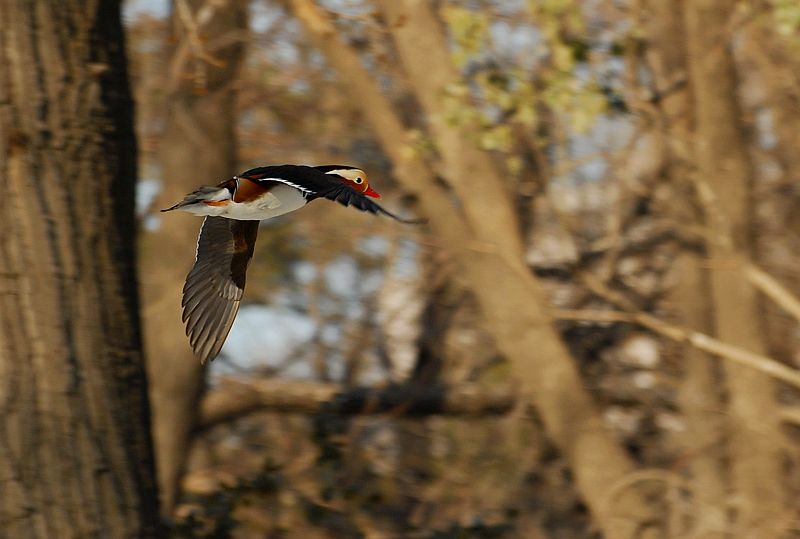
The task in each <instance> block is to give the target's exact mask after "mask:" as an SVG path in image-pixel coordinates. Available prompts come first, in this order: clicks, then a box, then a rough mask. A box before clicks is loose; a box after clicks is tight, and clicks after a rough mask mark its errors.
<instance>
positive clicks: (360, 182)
mask: <svg viewBox="0 0 800 539" xmlns="http://www.w3.org/2000/svg"><path fill="white" fill-rule="evenodd" d="M353 181H354V182H356V183H357V184H359V185H361V184H362V183H364V178H362V177H361V176H359V177H357V178H356V179H355V180H353Z"/></svg>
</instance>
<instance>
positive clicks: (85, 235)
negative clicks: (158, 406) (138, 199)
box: [0, 0, 158, 538]
mask: <svg viewBox="0 0 800 539" xmlns="http://www.w3.org/2000/svg"><path fill="white" fill-rule="evenodd" d="M122 35H123V33H122V27H121V24H120V13H119V3H118V2H115V1H113V0H96V1H75V0H73V1H62V2H47V1H44V0H9V1H6V2H2V3H0V156H3V158H2V161H0V193H2V197H3V204H2V211H0V229H2V234H0V483H2V487H0V489H2V495H0V535H2V536H4V537H25V538H36V537H101V536H102V537H152V536H154V535H155V534H156V531H157V530H156V527H157V516H158V507H157V497H156V489H155V481H154V470H153V460H152V454H151V443H150V435H149V418H148V415H149V411H148V404H147V397H146V380H145V374H144V369H143V362H142V352H141V341H140V329H139V320H138V304H137V295H136V276H135V271H134V239H135V234H134V230H135V223H134V183H135V180H136V161H135V157H136V147H135V142H134V135H133V126H132V101H131V97H130V93H129V89H128V79H127V72H126V59H125V52H124V43H123V39H122Z"/></svg>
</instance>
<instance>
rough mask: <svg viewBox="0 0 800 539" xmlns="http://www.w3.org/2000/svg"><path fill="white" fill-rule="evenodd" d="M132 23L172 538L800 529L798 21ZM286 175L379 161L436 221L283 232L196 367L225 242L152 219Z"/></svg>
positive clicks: (142, 6) (523, 8)
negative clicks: (196, 344)
mask: <svg viewBox="0 0 800 539" xmlns="http://www.w3.org/2000/svg"><path fill="white" fill-rule="evenodd" d="M121 16H122V23H123V28H124V35H125V41H126V44H125V45H126V47H127V65H128V75H129V80H130V91H131V92H132V94H133V99H134V102H135V107H134V111H135V117H134V122H133V125H134V128H135V136H136V143H137V145H138V156H137V158H136V159H137V162H138V179H137V182H136V195H135V218H136V227H137V229H138V236H137V240H136V242H137V243H136V245H135V248H136V252H137V257H138V262H137V265H138V283H139V303H140V305H139V317H140V319H141V323H142V332H143V338H144V357H145V362H146V370H147V376H148V382H147V383H148V386H147V387H148V392H149V400H150V411H151V426H152V442H153V446H152V447H153V454H154V459H155V467H156V469H157V488H158V498H159V500H160V512H161V515H162V522H163V523H164V526H165V530H166V532H165V533H167V534H168V535H169V536H171V537H236V538H260V537H270V538H278V537H286V538H351V537H352V538H360V537H364V538H374V539H379V538H387V539H388V538H425V539H427V538H437V539H445V538H447V539H450V538H452V539H455V538H533V539H540V538H541V539H545V538H549V539H560V538H564V539H566V538H599V537H608V538H634V537H637V538H638V537H641V538H684V537H686V538H698V539H700V538H702V539H706V538H713V539H717V538H719V539H722V538H730V537H748V538H749V537H753V538H788V537H800V509H798V508H799V507H800V392H798V389H800V372H799V371H798V368H800V326H799V325H798V323H799V322H800V300H798V296H799V295H800V271H799V270H798V268H799V267H800V265H798V262H800V219H798V216H799V215H800V183H798V180H800V176H799V175H800V151H798V148H800V84H798V82H800V81H799V80H798V73H800V60H798V58H800V33H799V31H800V6H798V5H797V4H796V3H795V2H791V1H787V0H748V1H736V0H172V1H168V0H126V1H125V2H123V4H122V12H121ZM0 19H2V17H0ZM92 65H94V64H92ZM12 75H13V73H12ZM2 80H3V79H2V77H0V82H2ZM0 97H1V95H0ZM0 107H2V104H0ZM0 112H1V109H0ZM9 147H11V148H12V153H13V141H12V143H11V144H10V146H9ZM9 155H11V154H9ZM282 163H299V164H328V163H340V164H348V165H353V166H358V167H360V168H363V169H364V170H366V171H367V173H368V174H369V177H370V183H371V185H372V186H373V187H374V188H375V189H376V190H378V191H379V192H381V194H382V195H383V198H382V201H381V203H382V204H383V205H384V206H385V207H386V208H387V209H390V210H391V211H394V212H397V213H400V214H401V215H404V216H409V217H412V216H414V217H423V218H426V219H428V224H426V225H424V226H407V225H403V224H400V223H397V222H394V221H392V220H389V219H379V218H376V217H374V216H371V215H368V214H363V213H360V212H357V211H353V210H352V209H344V208H342V207H340V206H339V205H336V204H328V203H323V202H319V203H315V204H312V205H310V206H309V207H307V208H304V209H302V211H298V212H294V213H292V214H290V215H286V216H283V217H280V218H276V219H272V220H269V221H268V222H263V223H262V225H261V231H260V233H259V240H258V244H257V246H256V251H255V256H254V259H253V262H252V264H251V266H250V270H249V277H248V288H247V291H246V294H245V298H244V303H243V306H242V308H241V311H240V312H239V315H238V318H237V320H236V322H235V324H234V326H233V329H232V331H231V333H230V336H229V338H228V341H227V343H226V344H225V347H224V348H223V349H222V353H221V355H220V356H219V357H218V358H217V359H216V361H214V362H213V363H211V364H210V365H208V366H207V368H204V367H203V366H201V365H200V364H199V363H198V361H197V360H196V359H195V358H194V357H193V356H192V353H191V350H190V348H189V345H188V339H187V338H186V336H185V334H184V330H183V325H182V323H181V320H180V296H181V288H182V286H183V282H184V278H185V276H186V273H187V272H188V270H189V268H190V267H191V264H192V263H193V261H194V252H195V245H196V237H197V233H198V230H199V226H200V221H201V220H200V219H198V218H196V217H193V216H190V215H185V214H180V215H178V214H166V215H165V214H160V213H159V211H158V210H159V209H161V208H165V207H168V206H170V205H172V204H174V203H175V202H176V201H178V200H180V199H181V197H182V196H183V195H184V194H185V193H187V192H189V191H191V190H193V189H194V188H196V187H197V186H199V185H213V184H216V183H218V182H219V181H221V180H223V179H226V178H229V177H230V176H232V175H233V174H236V173H238V172H241V171H244V170H246V169H248V168H252V167H255V166H260V165H265V164H282ZM9 170H10V169H9ZM131 170H132V169H131ZM130 202H131V203H133V200H131V201H130ZM9 226H10V225H9ZM122 241H125V240H122ZM0 291H1V290H0ZM0 296H2V294H0ZM144 424H145V425H146V422H145V423H144ZM0 471H2V468H1V467H0ZM151 475H152V474H151ZM2 514H3V512H2V510H0V515H2ZM0 522H1V521H0ZM0 535H2V534H0Z"/></svg>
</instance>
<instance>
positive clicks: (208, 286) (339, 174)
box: [161, 165, 423, 363]
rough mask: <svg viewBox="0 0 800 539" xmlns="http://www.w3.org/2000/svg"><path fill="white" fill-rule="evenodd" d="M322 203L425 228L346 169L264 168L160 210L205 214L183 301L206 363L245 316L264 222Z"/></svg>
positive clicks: (193, 338)
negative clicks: (242, 308)
mask: <svg viewBox="0 0 800 539" xmlns="http://www.w3.org/2000/svg"><path fill="white" fill-rule="evenodd" d="M317 198H326V199H328V200H333V201H336V202H338V203H340V204H342V205H343V206H353V207H354V208H356V209H358V210H361V211H365V212H369V213H373V214H376V215H381V214H382V215H386V216H388V217H391V218H392V219H395V220H397V221H400V222H401V223H408V224H419V223H422V222H423V221H420V220H407V219H402V218H400V217H398V216H397V215H395V214H393V213H392V212H390V211H388V210H385V209H384V208H382V207H381V206H380V205H378V204H377V203H376V202H374V201H373V200H372V199H374V198H380V195H379V194H378V193H377V192H376V191H375V190H374V189H372V187H370V186H369V182H368V181H367V175H366V174H365V173H364V171H363V170H361V169H358V168H355V167H350V166H345V165H324V166H316V167H311V166H304V165H276V166H266V167H258V168H254V169H251V170H248V171H247V172H244V173H242V174H240V175H238V176H234V177H232V178H231V179H229V180H226V181H224V182H222V183H220V184H219V185H217V186H216V187H208V186H204V187H200V188H199V189H197V190H196V191H194V192H192V193H189V194H188V195H186V197H185V198H184V199H183V200H182V201H180V202H178V203H177V204H175V205H174V206H172V207H171V208H167V209H165V210H161V211H162V212H167V211H173V210H177V211H185V212H189V213H191V214H194V215H201V216H205V219H204V220H203V224H202V226H201V227H200V237H199V238H198V239H197V256H196V258H195V263H194V266H193V267H192V269H191V271H190V272H189V275H187V277H186V284H184V286H183V299H182V301H181V305H182V307H183V316H182V319H183V321H184V322H185V323H186V335H187V336H188V337H189V343H190V344H191V346H192V350H194V353H195V355H196V356H197V357H198V358H199V359H200V361H201V362H203V363H205V362H206V361H209V360H213V359H214V358H215V357H216V356H217V354H219V351H220V349H221V348H222V345H223V343H224V342H225V339H226V337H227V336H228V332H229V331H230V329H231V326H232V325H233V320H234V319H235V318H236V313H237V312H238V311H239V302H240V301H241V299H242V295H243V294H244V284H245V274H246V272H247V265H248V264H249V263H250V259H251V258H252V257H253V249H254V247H255V244H256V236H257V234H258V224H259V221H261V220H263V219H271V218H273V217H277V216H279V215H283V214H286V213H289V212H292V211H294V210H297V209H299V208H302V207H303V206H305V205H306V204H308V203H309V202H311V201H312V200H315V199H317Z"/></svg>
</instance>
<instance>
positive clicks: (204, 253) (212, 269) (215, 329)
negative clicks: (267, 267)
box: [181, 217, 258, 363]
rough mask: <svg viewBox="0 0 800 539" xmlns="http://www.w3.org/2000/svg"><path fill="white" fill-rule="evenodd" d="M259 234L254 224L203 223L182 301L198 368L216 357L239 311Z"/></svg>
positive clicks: (223, 220) (230, 221)
mask: <svg viewBox="0 0 800 539" xmlns="http://www.w3.org/2000/svg"><path fill="white" fill-rule="evenodd" d="M257 235H258V221H237V220H233V219H226V218H224V217H206V218H205V220H204V221H203V225H202V227H201V229H200V237H199V238H198V240H197V256H196V258H195V263H194V266H193V267H192V270H191V271H190V272H189V275H187V276H186V284H185V285H184V286H183V299H182V301H181V306H182V307H183V316H182V319H183V321H184V322H185V323H186V335H187V336H188V337H189V343H190V344H191V346H192V350H194V353H195V355H196V356H197V357H198V358H200V361H201V362H202V363H205V362H206V361H209V360H213V359H214V358H215V357H216V356H217V354H219V351H220V349H221V348H222V345H223V344H224V343H225V339H226V337H227V336H228V332H229V331H230V330H231V326H232V325H233V320H234V319H235V318H236V313H237V312H239V302H240V301H241V299H242V295H243V294H244V285H245V276H246V273H247V265H248V264H249V263H250V259H251V258H253V249H254V248H255V244H256V237H257Z"/></svg>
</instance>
